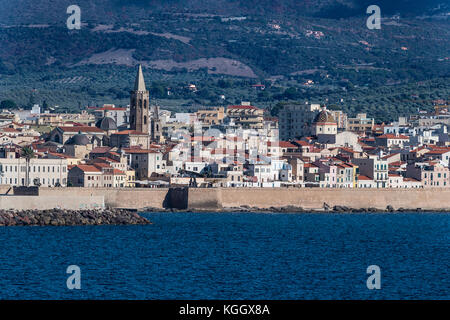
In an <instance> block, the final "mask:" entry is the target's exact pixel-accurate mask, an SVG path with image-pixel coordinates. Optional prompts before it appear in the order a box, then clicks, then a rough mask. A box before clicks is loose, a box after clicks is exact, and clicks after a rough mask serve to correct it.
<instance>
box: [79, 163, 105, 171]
mask: <svg viewBox="0 0 450 320" xmlns="http://www.w3.org/2000/svg"><path fill="white" fill-rule="evenodd" d="M75 167H77V168H79V169H80V170H81V171H83V172H96V173H97V172H98V173H100V172H101V170H100V169H99V168H97V167H95V166H92V165H88V164H79V165H76V166H74V167H73V168H75Z"/></svg>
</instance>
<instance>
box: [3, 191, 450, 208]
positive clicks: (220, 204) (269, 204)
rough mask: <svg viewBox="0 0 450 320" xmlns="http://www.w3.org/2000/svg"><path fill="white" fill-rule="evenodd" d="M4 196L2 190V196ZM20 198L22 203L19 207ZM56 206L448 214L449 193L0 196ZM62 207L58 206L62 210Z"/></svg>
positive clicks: (8, 204) (6, 202) (9, 202)
mask: <svg viewBox="0 0 450 320" xmlns="http://www.w3.org/2000/svg"><path fill="white" fill-rule="evenodd" d="M7 190H8V188H6V187H3V186H2V187H0V192H2V191H3V194H4V193H5V192H6V191H7ZM17 198H20V199H21V200H20V201H17ZM54 203H59V204H65V205H66V207H62V208H67V209H73V210H79V209H83V208H95V207H98V205H99V204H104V206H105V207H109V208H127V209H138V210H142V209H145V208H153V209H156V210H157V209H164V208H178V209H184V208H187V209H189V210H202V211H204V210H213V211H220V210H224V211H225V210H227V209H229V208H239V207H251V208H261V209H268V208H286V207H296V208H302V209H304V210H323V209H324V207H325V208H333V207H335V206H341V207H348V208H356V209H359V208H372V209H373V208H375V209H378V210H385V209H386V207H388V206H390V207H392V208H393V209H395V210H397V209H400V208H403V209H411V210H416V209H418V208H420V209H423V210H446V209H449V210H450V189H439V188H436V189H409V190H408V189H318V188H301V189H300V188H214V189H213V188H210V189H209V188H204V189H203V188H198V189H196V188H191V189H189V190H185V191H183V190H177V191H176V192H175V193H172V195H170V194H169V189H166V188H164V189H126V188H122V189H120V188H118V189H112V188H40V190H39V196H38V197H33V196H9V195H7V196H0V206H1V208H6V209H9V208H11V209H17V210H20V209H22V210H23V209H30V208H31V209H48V208H50V207H51V206H52V205H53V204H54ZM60 207H61V206H60Z"/></svg>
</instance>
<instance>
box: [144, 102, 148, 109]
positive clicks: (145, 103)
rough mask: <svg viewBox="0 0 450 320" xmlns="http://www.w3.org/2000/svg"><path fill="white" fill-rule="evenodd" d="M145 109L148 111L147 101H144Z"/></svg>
mask: <svg viewBox="0 0 450 320" xmlns="http://www.w3.org/2000/svg"><path fill="white" fill-rule="evenodd" d="M144 109H147V100H144Z"/></svg>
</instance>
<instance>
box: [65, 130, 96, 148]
mask: <svg viewBox="0 0 450 320" xmlns="http://www.w3.org/2000/svg"><path fill="white" fill-rule="evenodd" d="M89 143H91V142H90V141H89V138H88V137H87V136H86V135H84V134H82V133H78V134H76V135H74V136H73V137H72V138H70V139H69V140H67V142H66V144H67V145H72V146H73V145H76V146H85V145H87V144H89Z"/></svg>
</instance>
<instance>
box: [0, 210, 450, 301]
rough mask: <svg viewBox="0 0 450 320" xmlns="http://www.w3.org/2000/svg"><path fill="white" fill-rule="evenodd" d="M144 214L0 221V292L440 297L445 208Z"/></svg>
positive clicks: (447, 275) (448, 229) (447, 293)
mask: <svg viewBox="0 0 450 320" xmlns="http://www.w3.org/2000/svg"><path fill="white" fill-rule="evenodd" d="M144 215H145V216H146V217H148V218H149V219H151V220H152V221H153V222H154V224H153V225H149V226H82V227H6V228H5V227H0V299H88V298H92V299H450V271H449V266H450V214H442V213H438V214H428V213H422V214H253V213H220V214H217V213H211V214H209V213H151V214H144ZM69 265H78V266H79V267H80V268H81V290H68V289H67V286H66V280H67V277H68V276H69V275H68V274H66V268H67V267H68V266H69ZM369 265H378V266H379V267H380V268H381V290H368V289H367V287H366V280H367V277H368V276H369V275H367V274H366V269H367V267H368V266H369Z"/></svg>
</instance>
